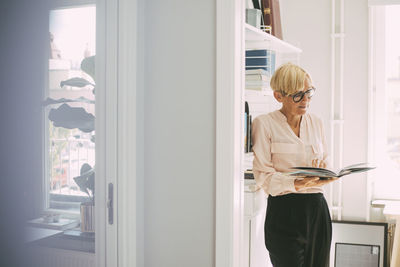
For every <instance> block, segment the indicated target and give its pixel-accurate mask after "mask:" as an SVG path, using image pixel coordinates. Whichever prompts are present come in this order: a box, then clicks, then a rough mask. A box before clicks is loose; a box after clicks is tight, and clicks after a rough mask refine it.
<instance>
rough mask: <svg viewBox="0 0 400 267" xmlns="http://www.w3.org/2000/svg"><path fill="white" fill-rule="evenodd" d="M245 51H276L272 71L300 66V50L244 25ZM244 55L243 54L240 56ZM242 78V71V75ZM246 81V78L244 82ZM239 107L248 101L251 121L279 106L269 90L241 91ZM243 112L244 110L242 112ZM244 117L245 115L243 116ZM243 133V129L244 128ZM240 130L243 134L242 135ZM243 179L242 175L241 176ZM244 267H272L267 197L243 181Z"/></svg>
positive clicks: (248, 162)
mask: <svg viewBox="0 0 400 267" xmlns="http://www.w3.org/2000/svg"><path fill="white" fill-rule="evenodd" d="M244 28H245V49H246V50H251V49H269V50H273V51H275V57H276V58H275V68H277V67H279V66H280V65H281V64H283V63H285V62H289V61H290V62H293V63H299V60H300V53H301V52H302V51H301V49H299V48H297V47H295V46H293V45H291V44H289V43H286V42H285V41H282V40H280V39H278V38H276V37H275V36H272V35H271V34H268V33H266V32H263V31H261V30H260V29H257V28H255V27H253V26H251V25H249V24H245V26H244ZM243 54H244V53H243ZM243 75H245V74H244V72H243ZM243 80H245V79H243ZM242 100H243V101H242V104H243V105H242V106H243V107H244V102H245V101H247V102H248V104H249V112H250V115H252V119H253V120H254V118H255V117H257V116H258V115H261V114H265V113H268V112H271V111H273V110H276V109H279V108H280V104H279V103H278V102H277V101H276V100H275V98H274V96H273V93H272V90H271V89H270V90H266V91H255V90H245V89H244V88H243V90H242ZM243 112H244V109H243ZM242 117H244V114H243V116H242ZM243 127H244V125H243ZM242 129H243V128H242ZM243 131H244V129H243ZM243 131H242V132H243ZM253 158H254V155H253V153H251V152H250V153H243V156H242V171H243V172H244V171H245V170H247V169H251V168H252V161H253ZM242 177H243V175H242ZM244 190H245V192H244V214H245V216H244V218H243V222H244V223H243V225H244V229H243V233H244V237H243V240H244V248H243V250H244V253H243V254H244V255H243V258H244V261H243V262H244V265H243V266H246V267H271V266H272V264H271V263H270V262H269V256H268V252H267V250H266V249H265V245H264V220H265V210H266V204H267V201H266V196H265V194H264V192H262V191H260V190H255V182H254V181H252V180H246V181H245V187H244Z"/></svg>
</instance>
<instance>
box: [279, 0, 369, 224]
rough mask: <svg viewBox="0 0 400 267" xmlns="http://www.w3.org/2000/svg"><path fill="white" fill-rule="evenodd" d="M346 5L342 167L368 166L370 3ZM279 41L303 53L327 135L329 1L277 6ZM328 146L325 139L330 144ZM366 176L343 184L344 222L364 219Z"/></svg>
mask: <svg viewBox="0 0 400 267" xmlns="http://www.w3.org/2000/svg"><path fill="white" fill-rule="evenodd" d="M344 2H345V34H346V37H345V44H344V46H345V48H344V53H345V60H344V120H345V124H344V158H343V165H344V166H346V165H349V164H352V163H357V162H364V161H366V160H367V138H368V137H367V121H368V118H367V114H368V112H367V92H368V91H367V89H368V57H367V56H368V1H367V0H353V1H344ZM280 3H281V13H282V14H281V16H282V28H283V37H284V39H285V40H286V41H288V42H290V43H292V44H294V45H298V46H299V47H300V48H302V49H303V54H302V55H301V59H300V62H301V65H302V66H303V67H304V68H305V69H307V70H308V71H309V72H310V73H311V75H312V77H313V80H314V83H315V85H316V87H317V88H318V91H317V94H316V96H315V98H314V99H313V103H312V109H311V110H312V112H314V113H317V114H319V115H320V116H321V117H322V118H323V120H324V121H325V124H326V132H327V136H328V138H329V136H330V134H329V132H330V125H329V123H330V122H329V119H330V108H331V104H330V101H331V100H330V95H331V91H330V90H331V88H330V87H331V86H330V83H331V74H330V73H331V59H330V56H331V43H330V42H331V37H330V34H331V1H319V0H310V1H306V2H304V1H296V0H281V1H280ZM328 140H329V139H328ZM366 182H367V180H366V175H365V174H354V175H352V176H349V177H345V178H344V179H343V198H342V200H343V214H342V215H343V219H354V220H365V219H366V216H367V201H368V200H367V195H366V191H367V183H366Z"/></svg>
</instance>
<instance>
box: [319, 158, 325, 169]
mask: <svg viewBox="0 0 400 267" xmlns="http://www.w3.org/2000/svg"><path fill="white" fill-rule="evenodd" d="M324 165H325V162H324V161H323V160H320V161H319V164H318V166H319V167H320V168H325V167H324Z"/></svg>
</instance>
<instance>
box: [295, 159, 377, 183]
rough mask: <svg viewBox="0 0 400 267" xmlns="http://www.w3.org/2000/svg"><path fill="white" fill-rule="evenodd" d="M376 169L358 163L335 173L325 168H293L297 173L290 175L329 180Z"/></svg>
mask: <svg viewBox="0 0 400 267" xmlns="http://www.w3.org/2000/svg"><path fill="white" fill-rule="evenodd" d="M375 168H376V167H374V166H370V165H369V164H368V163H358V164H353V165H350V166H347V167H344V168H343V169H341V170H339V171H337V172H334V171H332V170H328V169H324V168H316V167H293V168H291V169H295V170H296V171H293V172H290V173H288V174H289V175H291V176H301V177H312V176H317V177H320V179H322V180H324V179H329V178H332V177H337V178H339V177H342V176H345V175H348V174H351V173H358V172H366V171H369V170H372V169H375Z"/></svg>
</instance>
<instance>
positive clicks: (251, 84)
mask: <svg viewBox="0 0 400 267" xmlns="http://www.w3.org/2000/svg"><path fill="white" fill-rule="evenodd" d="M268 86H269V82H267V81H247V80H246V82H245V87H246V88H248V89H250V88H259V87H261V88H262V87H265V88H268Z"/></svg>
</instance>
